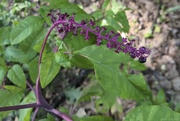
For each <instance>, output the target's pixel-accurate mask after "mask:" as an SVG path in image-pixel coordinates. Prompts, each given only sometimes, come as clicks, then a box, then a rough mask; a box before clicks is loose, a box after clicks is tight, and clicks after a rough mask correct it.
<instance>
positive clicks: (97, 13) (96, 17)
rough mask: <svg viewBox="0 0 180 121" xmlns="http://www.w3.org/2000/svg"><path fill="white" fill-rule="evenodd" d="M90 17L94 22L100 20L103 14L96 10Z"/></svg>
mask: <svg viewBox="0 0 180 121" xmlns="http://www.w3.org/2000/svg"><path fill="white" fill-rule="evenodd" d="M92 16H93V17H94V18H95V20H98V19H101V18H102V17H103V13H102V11H101V10H96V11H95V12H93V13H92Z"/></svg>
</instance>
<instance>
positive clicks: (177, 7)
mask: <svg viewBox="0 0 180 121" xmlns="http://www.w3.org/2000/svg"><path fill="white" fill-rule="evenodd" d="M176 11H180V5H177V6H173V7H170V8H168V9H167V10H166V11H165V14H167V13H171V12H176Z"/></svg>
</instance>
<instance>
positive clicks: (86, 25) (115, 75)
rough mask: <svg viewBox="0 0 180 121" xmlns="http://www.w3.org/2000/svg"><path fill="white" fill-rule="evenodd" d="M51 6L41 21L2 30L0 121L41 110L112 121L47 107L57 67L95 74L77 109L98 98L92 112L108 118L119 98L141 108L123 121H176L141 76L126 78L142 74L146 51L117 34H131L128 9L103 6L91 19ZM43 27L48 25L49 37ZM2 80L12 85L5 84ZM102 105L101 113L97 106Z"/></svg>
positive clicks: (68, 7)
mask: <svg viewBox="0 0 180 121" xmlns="http://www.w3.org/2000/svg"><path fill="white" fill-rule="evenodd" d="M49 3H50V5H49V6H48V7H47V6H41V7H40V9H39V13H40V15H41V16H42V17H38V16H27V17H26V18H25V19H24V20H22V21H20V22H19V23H18V24H17V25H15V26H14V27H10V26H8V27H3V28H0V37H1V40H0V42H1V48H0V50H1V51H0V52H1V53H0V54H1V57H0V62H1V66H0V68H1V70H0V75H1V77H0V82H1V90H0V111H1V113H0V118H1V119H2V118H4V117H6V116H7V115H8V114H9V113H11V111H12V110H19V112H18V113H19V120H20V121H28V120H32V121H34V120H35V118H36V115H37V113H38V111H39V109H40V108H43V109H45V110H46V111H47V112H48V113H49V114H51V115H53V116H55V117H57V118H58V119H63V120H66V121H72V120H75V121H112V118H111V117H108V116H102V115H101V116H100V115H98V116H90V117H83V118H78V117H77V116H73V115H69V114H65V113H64V112H61V111H59V110H58V109H55V108H53V107H52V106H51V105H50V104H48V102H47V101H46V100H45V98H44V97H43V94H42V88H45V87H46V86H47V85H49V84H50V82H51V81H53V79H54V77H55V76H56V75H57V73H58V72H59V71H60V67H61V66H62V67H65V68H69V67H73V66H76V67H81V68H91V69H94V71H95V76H96V79H97V81H93V82H91V83H90V84H89V85H88V86H87V87H86V88H85V89H84V90H83V91H82V94H81V95H80V96H79V98H78V99H77V101H76V103H79V102H82V101H85V100H89V99H90V98H91V96H99V97H100V98H99V99H97V100H96V102H95V103H96V109H97V111H98V112H101V113H106V112H108V111H109V110H110V109H111V108H112V107H113V105H114V103H115V101H116V98H117V97H121V98H124V99H132V100H136V101H137V102H138V103H139V105H140V106H138V107H136V108H134V109H133V110H132V111H131V112H130V113H128V114H127V115H126V117H125V119H124V120H125V121H130V120H133V121H136V120H139V121H144V120H146V119H148V120H149V121H154V120H163V119H164V120H166V119H168V120H178V119H180V115H179V114H178V113H177V112H175V111H172V110H171V109H169V108H168V104H167V102H166V100H165V96H164V93H163V92H162V91H160V92H159V93H158V95H157V97H156V98H155V99H154V98H153V96H152V93H151V91H150V89H149V87H148V85H147V84H146V82H145V80H144V77H143V75H142V74H134V75H132V74H130V73H129V72H128V70H129V69H134V70H143V69H144V66H143V65H142V64H140V63H144V62H146V59H147V57H148V55H149V54H150V50H149V49H148V48H146V47H140V48H139V49H137V48H135V47H134V41H135V40H131V41H129V40H128V39H127V38H123V37H121V34H120V32H128V31H129V24H128V20H127V18H126V15H125V10H126V9H125V10H122V11H118V12H117V11H116V12H115V11H112V10H108V9H107V8H108V7H107V6H108V4H110V1H109V0H106V1H105V2H104V4H103V7H102V10H97V11H96V12H94V13H93V14H92V15H89V14H86V13H85V12H84V11H83V10H82V9H80V8H79V7H78V6H76V5H73V4H70V3H68V2H67V1H63V2H62V1H50V2H49ZM52 9H53V10H56V9H60V11H53V10H52ZM102 19H104V20H106V22H107V26H100V21H102ZM118 22H120V23H121V25H122V26H123V27H122V26H120V25H119V24H118ZM44 23H47V24H48V25H51V27H50V28H49V30H48V32H47V33H46V27H45V25H44ZM54 29H55V30H56V32H57V36H58V37H59V38H57V40H54V39H53V37H51V35H50V34H51V33H52V32H53V30H54ZM43 38H44V39H43ZM48 39H52V40H54V41H55V45H54V46H53V47H49V46H47V43H48ZM42 40H43V41H42ZM50 43H52V42H51V41H49V44H50ZM38 53H39V54H38ZM134 58H136V59H135V60H134ZM136 60H138V61H139V62H140V63H139V62H138V61H136ZM6 80H10V82H11V83H6ZM27 80H28V81H27ZM29 80H31V81H32V83H33V84H35V86H33V85H32V83H31V82H29ZM26 85H28V87H29V88H30V90H31V91H28V90H27V89H28V88H27V87H26ZM27 91H28V94H27ZM102 104H103V108H102V107H100V106H99V105H102ZM32 108H34V109H35V110H34V111H33V110H32ZM4 111H5V112H4ZM32 111H33V112H34V113H32ZM147 117H149V118H147ZM42 120H54V119H53V117H51V116H50V115H47V119H42Z"/></svg>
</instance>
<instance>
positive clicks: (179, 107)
mask: <svg viewBox="0 0 180 121" xmlns="http://www.w3.org/2000/svg"><path fill="white" fill-rule="evenodd" d="M174 110H175V111H176V112H178V113H180V102H178V103H177V104H176V105H175V109H174Z"/></svg>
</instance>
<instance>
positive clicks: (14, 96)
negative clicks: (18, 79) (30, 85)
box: [0, 86, 23, 120]
mask: <svg viewBox="0 0 180 121" xmlns="http://www.w3.org/2000/svg"><path fill="white" fill-rule="evenodd" d="M4 88H5V89H1V90H0V107H5V106H14V105H18V104H19V103H20V101H21V99H22V97H23V90H22V88H19V87H16V86H4ZM11 112H12V111H5V112H0V120H2V118H4V117H6V116H7V115H8V114H9V113H11Z"/></svg>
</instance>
